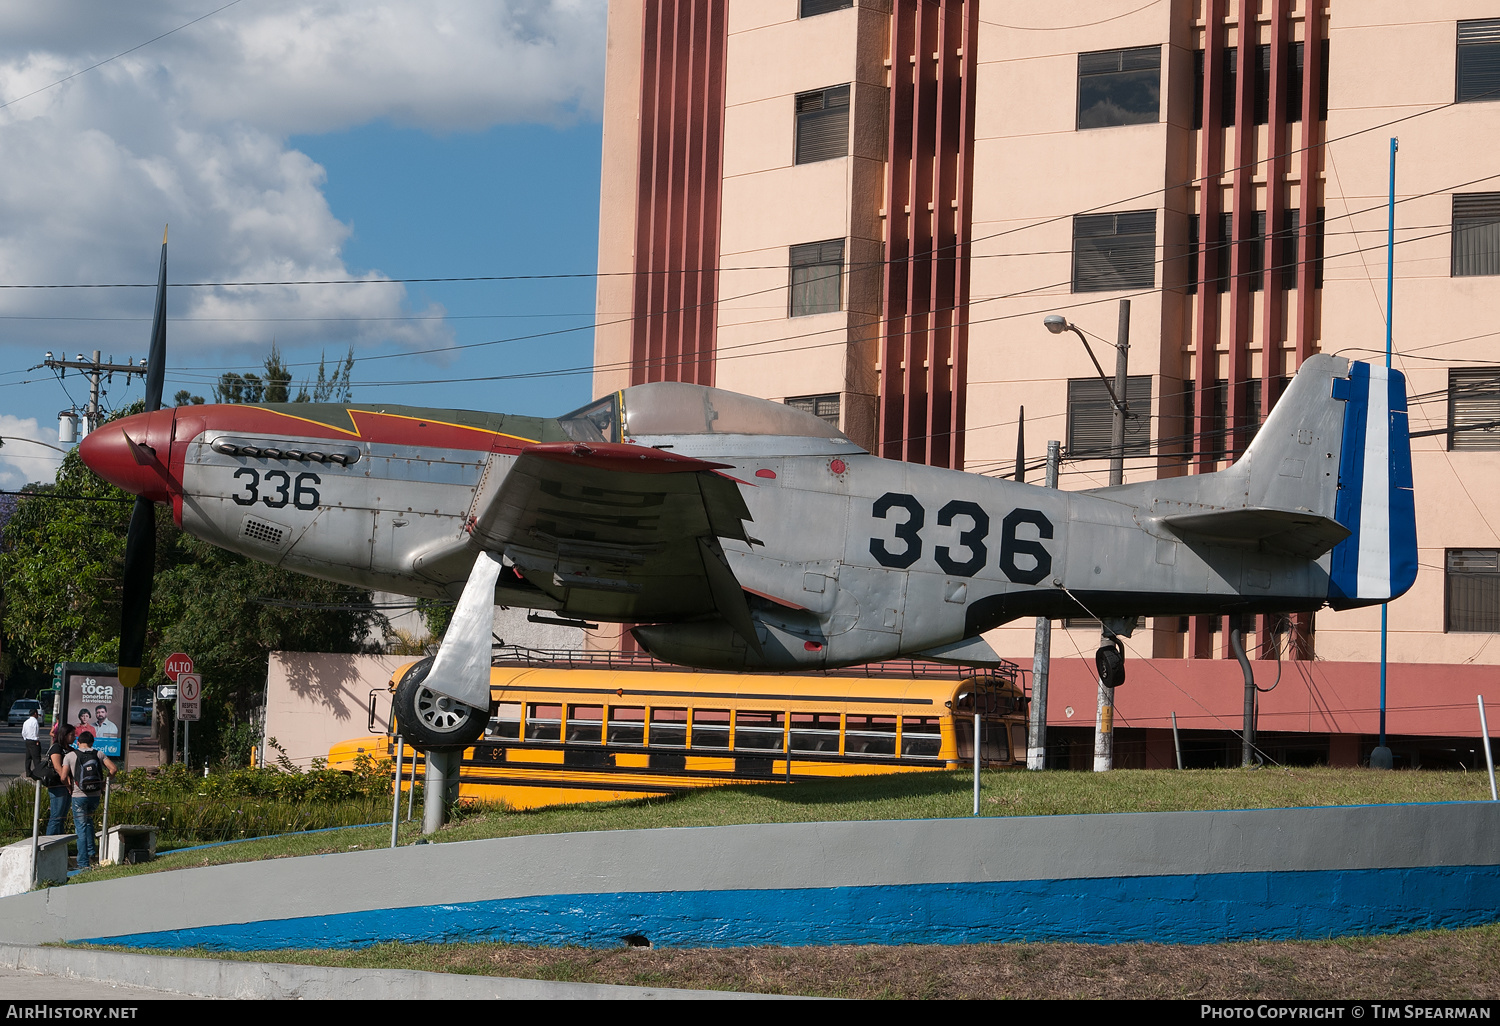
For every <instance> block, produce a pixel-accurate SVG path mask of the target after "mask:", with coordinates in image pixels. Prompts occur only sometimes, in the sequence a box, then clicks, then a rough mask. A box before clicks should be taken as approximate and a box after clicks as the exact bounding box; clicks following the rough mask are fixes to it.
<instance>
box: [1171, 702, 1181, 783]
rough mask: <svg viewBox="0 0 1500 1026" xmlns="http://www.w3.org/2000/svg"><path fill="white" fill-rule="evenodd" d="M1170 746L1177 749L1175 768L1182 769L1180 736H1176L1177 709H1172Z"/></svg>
mask: <svg viewBox="0 0 1500 1026" xmlns="http://www.w3.org/2000/svg"><path fill="white" fill-rule="evenodd" d="M1172 747H1173V748H1175V749H1177V768H1178V769H1182V738H1180V737H1178V736H1177V711H1176V710H1175V709H1174V710H1173V711H1172Z"/></svg>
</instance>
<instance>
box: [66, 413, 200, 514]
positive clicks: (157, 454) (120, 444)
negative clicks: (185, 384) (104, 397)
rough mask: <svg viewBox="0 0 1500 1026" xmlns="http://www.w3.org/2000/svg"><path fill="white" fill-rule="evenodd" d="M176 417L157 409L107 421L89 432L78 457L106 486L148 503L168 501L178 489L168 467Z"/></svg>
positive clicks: (80, 447) (173, 414) (178, 486)
mask: <svg viewBox="0 0 1500 1026" xmlns="http://www.w3.org/2000/svg"><path fill="white" fill-rule="evenodd" d="M176 416H177V411H176V410H157V411H156V412H155V413H138V414H136V415H135V416H133V417H126V418H125V419H124V420H116V421H111V422H110V423H108V424H105V425H104V426H103V427H101V428H99V429H98V430H97V431H91V432H89V435H88V437H86V438H85V439H84V440H83V441H82V442H81V443H79V446H78V455H79V456H80V457H81V458H82V459H83V462H84V465H85V466H87V467H88V468H89V469H90V470H92V471H93V472H94V473H96V474H98V475H99V476H100V477H102V478H104V480H106V481H108V482H109V483H110V484H112V485H118V486H119V487H121V488H123V489H125V491H127V492H130V493H131V494H133V495H139V496H141V497H142V498H144V499H150V500H151V501H152V502H168V501H170V500H171V497H172V493H173V492H176V491H180V490H181V483H180V482H178V481H177V480H175V479H174V478H173V477H172V473H171V469H170V467H169V464H170V462H171V454H172V425H173V421H174V420H175V419H176Z"/></svg>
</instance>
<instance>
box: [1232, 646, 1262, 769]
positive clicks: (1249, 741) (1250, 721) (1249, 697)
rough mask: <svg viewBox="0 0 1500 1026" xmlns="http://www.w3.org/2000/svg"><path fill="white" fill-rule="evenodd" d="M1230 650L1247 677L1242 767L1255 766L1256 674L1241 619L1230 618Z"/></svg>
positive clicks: (1241, 736)
mask: <svg viewBox="0 0 1500 1026" xmlns="http://www.w3.org/2000/svg"><path fill="white" fill-rule="evenodd" d="M1229 622H1230V624H1232V626H1231V627H1230V628H1229V650H1230V651H1231V652H1233V653H1234V657H1235V658H1236V659H1238V660H1239V663H1240V671H1241V672H1242V673H1243V674H1244V676H1245V720H1244V725H1243V728H1242V730H1241V731H1240V765H1241V766H1254V765H1255V762H1256V760H1255V753H1256V748H1255V673H1254V671H1253V670H1251V668H1250V658H1249V657H1248V656H1246V655H1245V642H1244V639H1243V638H1242V636H1241V633H1240V624H1239V618H1238V617H1234V616H1231V617H1230V618H1229Z"/></svg>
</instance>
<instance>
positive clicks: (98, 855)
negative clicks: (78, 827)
mask: <svg viewBox="0 0 1500 1026" xmlns="http://www.w3.org/2000/svg"><path fill="white" fill-rule="evenodd" d="M127 740H128V739H127ZM127 747H128V746H127ZM111 779H112V778H111V776H110V774H108V773H106V774H104V814H103V816H102V817H101V818H100V820H99V843H98V845H97V846H96V848H95V851H94V861H95V862H96V863H99V862H103V861H104V850H105V845H106V843H107V842H108V841H109V782H110V780H111Z"/></svg>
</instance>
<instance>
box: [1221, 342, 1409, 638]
mask: <svg viewBox="0 0 1500 1026" xmlns="http://www.w3.org/2000/svg"><path fill="white" fill-rule="evenodd" d="M1245 457H1246V458H1245V460H1243V461H1242V463H1248V464H1249V465H1248V467H1247V472H1248V478H1249V479H1248V481H1247V482H1246V485H1247V488H1246V491H1247V498H1248V499H1249V500H1250V504H1251V505H1254V506H1259V507H1266V508H1271V509H1284V510H1296V511H1298V512H1307V513H1312V514H1315V515H1317V516H1320V517H1331V518H1332V519H1333V520H1335V521H1336V522H1337V523H1338V524H1339V525H1341V526H1342V527H1343V528H1345V529H1346V530H1348V531H1349V535H1348V537H1347V538H1344V539H1343V540H1342V541H1340V542H1339V543H1338V544H1337V545H1335V546H1334V547H1333V552H1332V557H1331V561H1330V566H1329V585H1328V600H1329V603H1330V604H1331V605H1333V606H1334V607H1335V608H1346V607H1349V606H1360V605H1369V604H1370V603H1372V602H1383V601H1386V600H1388V599H1393V598H1395V597H1396V596H1398V595H1401V594H1403V593H1404V592H1405V591H1406V590H1407V589H1408V588H1410V587H1411V586H1412V584H1413V583H1414V582H1415V581H1416V578H1417V517H1416V505H1415V501H1414V498H1413V493H1412V471H1411V441H1410V438H1409V437H1408V435H1407V422H1406V378H1405V376H1404V375H1402V373H1401V372H1400V371H1397V370H1391V369H1389V368H1386V367H1384V366H1381V365H1379V364H1370V363H1352V362H1350V361H1347V360H1344V359H1341V358H1339V357H1335V356H1323V355H1319V356H1314V357H1312V358H1310V359H1308V360H1307V361H1305V362H1304V363H1303V365H1302V367H1301V369H1300V370H1298V372H1297V376H1296V377H1295V378H1293V379H1292V383H1291V384H1290V385H1289V386H1288V387H1287V390H1286V393H1285V394H1284V395H1282V397H1281V399H1280V401H1279V402H1277V404H1276V408H1275V410H1273V411H1272V412H1271V415H1270V416H1269V417H1268V418H1266V422H1265V424H1264V425H1263V426H1262V427H1261V429H1260V432H1259V433H1258V434H1257V435H1256V436H1255V440H1254V441H1253V442H1252V443H1251V444H1250V447H1249V449H1248V450H1246V453H1245Z"/></svg>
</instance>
